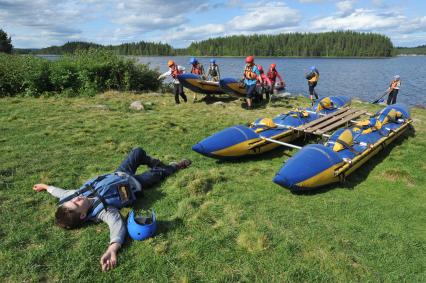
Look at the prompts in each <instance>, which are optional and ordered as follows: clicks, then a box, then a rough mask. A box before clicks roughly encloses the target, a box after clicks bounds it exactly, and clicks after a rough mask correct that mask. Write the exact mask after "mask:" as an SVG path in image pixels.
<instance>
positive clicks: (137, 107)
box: [129, 101, 145, 111]
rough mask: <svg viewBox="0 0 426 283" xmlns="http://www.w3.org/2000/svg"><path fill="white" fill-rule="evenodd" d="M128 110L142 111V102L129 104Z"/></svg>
mask: <svg viewBox="0 0 426 283" xmlns="http://www.w3.org/2000/svg"><path fill="white" fill-rule="evenodd" d="M129 109H132V110H135V111H144V110H145V107H144V106H143V104H142V102H140V101H133V102H132V104H130V107H129Z"/></svg>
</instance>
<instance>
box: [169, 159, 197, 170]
mask: <svg viewBox="0 0 426 283" xmlns="http://www.w3.org/2000/svg"><path fill="white" fill-rule="evenodd" d="M191 163H192V162H191V160H189V159H182V160H181V161H179V162H171V163H170V164H169V165H170V166H174V167H175V168H176V169H177V170H181V169H185V168H188V167H189V166H190V165H191Z"/></svg>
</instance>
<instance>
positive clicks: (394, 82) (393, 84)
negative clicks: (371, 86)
mask: <svg viewBox="0 0 426 283" xmlns="http://www.w3.org/2000/svg"><path fill="white" fill-rule="evenodd" d="M398 83H399V81H397V80H393V81H391V83H390V88H391V89H392V90H393V89H397V88H398Z"/></svg>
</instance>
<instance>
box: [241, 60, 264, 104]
mask: <svg viewBox="0 0 426 283" xmlns="http://www.w3.org/2000/svg"><path fill="white" fill-rule="evenodd" d="M258 80H259V82H260V84H262V83H263V80H262V78H261V76H260V72H259V70H258V68H257V66H256V65H255V64H254V57H253V56H247V58H246V66H245V68H244V84H245V86H246V101H247V109H252V107H253V106H252V105H253V98H254V96H255V94H256V84H257V81H258Z"/></svg>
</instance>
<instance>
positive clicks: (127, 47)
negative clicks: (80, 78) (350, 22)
mask: <svg viewBox="0 0 426 283" xmlns="http://www.w3.org/2000/svg"><path fill="white" fill-rule="evenodd" d="M3 46H5V47H3ZM0 48H3V49H4V50H3V52H6V53H7V52H10V51H11V50H12V45H11V38H10V37H7V34H6V33H5V32H4V31H3V30H0ZM93 48H94V49H103V50H106V51H110V52H113V53H115V54H118V55H136V56H174V55H192V56H247V55H256V56H290V57H389V56H393V55H394V54H401V53H402V52H403V51H405V52H407V50H408V49H407V48H401V49H400V48H396V49H395V48H394V47H393V44H392V42H391V40H390V39H389V37H387V36H385V35H381V34H377V33H362V32H354V31H334V32H324V33H285V34H277V35H266V34H255V35H234V36H227V37H218V38H211V39H207V40H202V41H198V42H193V43H191V44H190V45H189V46H188V47H187V48H173V47H172V46H171V45H169V44H165V43H161V42H159V43H155V42H145V41H140V42H134V43H123V44H120V45H100V44H96V43H90V42H67V43H66V44H64V45H62V46H51V47H47V48H42V49H36V50H32V49H14V52H15V53H18V54H22V53H32V54H58V55H63V54H73V53H74V52H76V51H77V50H88V49H93ZM424 49H425V47H424V46H423V47H422V48H420V47H419V48H416V49H415V50H412V52H420V51H421V52H423V51H424ZM410 50H411V49H410ZM410 50H408V51H410ZM0 51H1V50H0ZM408 54H411V53H408Z"/></svg>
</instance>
